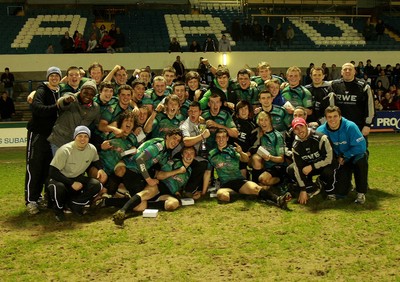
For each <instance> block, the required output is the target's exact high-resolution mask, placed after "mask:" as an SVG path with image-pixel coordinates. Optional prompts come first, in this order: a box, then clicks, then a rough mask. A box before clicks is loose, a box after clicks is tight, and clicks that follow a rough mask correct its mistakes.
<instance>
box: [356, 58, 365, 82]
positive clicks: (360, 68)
mask: <svg viewBox="0 0 400 282" xmlns="http://www.w3.org/2000/svg"><path fill="white" fill-rule="evenodd" d="M356 72H357V75H356V77H357V78H363V77H364V63H363V62H362V61H359V62H358V66H357V67H356Z"/></svg>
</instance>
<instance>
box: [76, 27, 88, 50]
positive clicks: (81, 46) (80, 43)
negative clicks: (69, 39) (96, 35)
mask: <svg viewBox="0 0 400 282" xmlns="http://www.w3.org/2000/svg"><path fill="white" fill-rule="evenodd" d="M74 50H75V53H83V52H85V51H86V42H85V39H84V38H83V35H82V33H79V32H78V34H77V36H76V37H75V40H74Z"/></svg>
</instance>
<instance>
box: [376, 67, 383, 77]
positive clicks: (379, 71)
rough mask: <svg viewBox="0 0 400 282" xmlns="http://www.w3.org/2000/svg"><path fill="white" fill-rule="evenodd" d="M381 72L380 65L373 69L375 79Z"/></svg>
mask: <svg viewBox="0 0 400 282" xmlns="http://www.w3.org/2000/svg"><path fill="white" fill-rule="evenodd" d="M381 70H382V66H381V64H377V65H376V67H375V69H374V75H375V77H377V76H378V75H380V73H381Z"/></svg>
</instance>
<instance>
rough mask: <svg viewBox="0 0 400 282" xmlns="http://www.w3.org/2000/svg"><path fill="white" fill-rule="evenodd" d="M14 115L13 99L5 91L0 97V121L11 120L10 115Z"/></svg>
mask: <svg viewBox="0 0 400 282" xmlns="http://www.w3.org/2000/svg"><path fill="white" fill-rule="evenodd" d="M14 115H15V106H14V101H13V99H11V98H10V97H8V93H7V91H4V92H3V93H2V94H1V98H0V117H1V121H11V117H12V116H14Z"/></svg>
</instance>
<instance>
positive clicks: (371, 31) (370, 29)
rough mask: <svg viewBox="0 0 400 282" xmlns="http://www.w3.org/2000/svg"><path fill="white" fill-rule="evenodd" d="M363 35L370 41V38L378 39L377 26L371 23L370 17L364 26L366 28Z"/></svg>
mask: <svg viewBox="0 0 400 282" xmlns="http://www.w3.org/2000/svg"><path fill="white" fill-rule="evenodd" d="M363 36H364V37H365V40H366V41H370V40H375V39H376V32H375V27H374V25H373V24H372V23H371V20H370V18H368V19H367V22H366V23H365V26H364V29H363Z"/></svg>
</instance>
